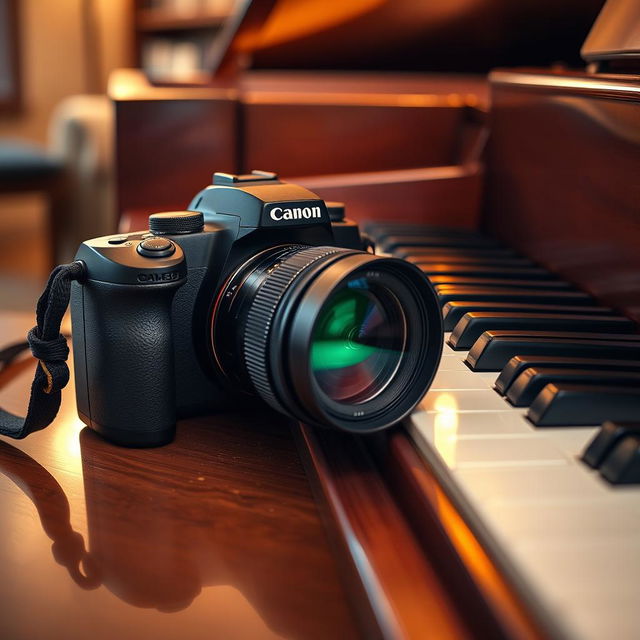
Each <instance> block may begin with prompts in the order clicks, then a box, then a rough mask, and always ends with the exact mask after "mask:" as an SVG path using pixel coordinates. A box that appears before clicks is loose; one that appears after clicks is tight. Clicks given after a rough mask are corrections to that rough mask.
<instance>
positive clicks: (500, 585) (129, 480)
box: [0, 311, 546, 640]
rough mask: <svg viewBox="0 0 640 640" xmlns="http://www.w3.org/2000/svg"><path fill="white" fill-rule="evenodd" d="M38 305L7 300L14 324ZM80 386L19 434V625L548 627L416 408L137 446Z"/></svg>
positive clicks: (75, 629)
mask: <svg viewBox="0 0 640 640" xmlns="http://www.w3.org/2000/svg"><path fill="white" fill-rule="evenodd" d="M32 324H33V319H32V318H31V317H30V315H28V314H20V313H13V314H11V313H8V312H2V311H0V335H2V337H3V343H9V342H11V341H14V340H19V339H21V338H22V337H23V336H24V335H25V333H26V331H27V329H28V328H29V327H30V326H31V325H32ZM34 365H35V362H34V360H33V358H31V357H30V356H26V357H25V358H24V359H22V360H20V361H18V362H15V363H13V364H12V365H10V366H9V367H8V368H6V369H5V370H3V371H0V406H3V407H4V408H5V409H8V410H10V411H13V412H15V413H19V414H22V413H23V412H24V410H25V405H26V402H27V397H28V390H29V386H30V382H31V378H32V375H33V368H34ZM71 365H72V362H71ZM74 400H75V399H74V389H73V384H72V383H71V384H70V385H69V387H67V389H65V390H64V392H63V401H62V407H61V411H60V413H59V416H58V418H57V419H56V420H55V422H54V423H53V424H52V425H51V426H50V427H49V428H47V429H46V430H44V431H40V432H38V433H35V434H32V435H31V436H29V437H28V438H26V439H25V440H21V441H15V440H9V439H8V438H0V532H1V533H2V536H3V539H2V542H3V544H2V545H0V567H1V568H2V573H1V575H2V579H0V638H2V639H4V638H10V639H11V640H23V639H29V640H30V639H32V638H38V639H44V640H48V639H50V638H51V639H53V638H56V639H57V638H65V640H73V639H74V638H86V637H92V638H96V639H98V640H99V639H101V638H114V637H117V638H121V639H125V640H126V639H127V638H139V637H153V638H154V640H156V639H162V638H177V637H180V638H185V639H187V640H189V639H191V638H223V639H224V640H234V639H236V638H238V639H243V640H244V639H253V638H257V639H261V638H278V637H282V638H290V639H314V638H322V639H324V638H331V639H333V638H337V639H340V640H342V639H344V640H348V639H350V638H367V639H369V638H384V639H385V640H386V639H394V640H395V639H396V638H397V639H399V640H400V639H405V638H411V639H412V638H435V639H437V640H447V639H450V640H458V639H464V638H476V639H478V640H480V639H482V640H484V639H485V638H492V639H496V640H500V639H504V640H506V639H515V640H519V639H522V640H530V639H531V640H533V639H537V640H539V639H540V638H543V637H546V636H545V634H544V633H543V632H542V633H541V632H540V630H539V628H538V627H537V624H536V623H535V621H533V620H532V619H531V617H530V615H529V612H528V611H527V610H526V608H523V607H522V606H521V603H520V601H519V600H518V598H517V597H516V595H515V594H514V592H513V590H512V589H511V587H510V585H509V584H507V583H506V582H505V580H504V579H503V577H502V576H501V574H500V572H499V570H498V569H497V568H496V566H494V564H493V561H492V559H491V558H490V557H489V556H488V555H487V553H486V552H485V551H484V550H483V548H482V546H481V545H480V544H479V542H478V541H477V539H476V538H475V534H474V533H473V532H472V531H471V530H470V529H469V528H468V527H467V525H466V524H465V522H464V521H463V519H462V518H461V517H460V515H459V514H458V513H457V511H456V509H455V507H454V505H453V504H452V503H451V501H450V499H449V498H448V496H447V494H446V492H445V491H444V490H443V488H442V486H441V485H440V483H439V481H438V480H437V479H436V478H435V476H434V474H433V472H432V471H431V470H430V468H429V466H428V464H427V463H426V462H425V461H424V460H423V459H421V457H420V456H418V454H417V452H416V450H415V447H414V446H413V444H412V443H411V441H410V440H409V439H408V437H407V434H406V432H405V431H404V429H403V428H402V426H399V427H397V428H395V429H392V430H389V431H387V432H384V433H383V434H377V435H376V434H374V435H372V436H360V437H357V436H354V435H351V434H347V433H343V432H338V431H330V430H322V429H315V430H314V429H311V428H309V427H307V426H305V425H301V424H298V423H295V422H291V421H287V419H286V418H284V417H283V416H281V415H279V414H275V413H273V412H271V411H270V410H268V409H266V408H265V407H264V406H263V405H259V406H258V407H254V408H250V407H246V408H243V409H242V410H238V411H234V412H226V413H222V414H219V415H212V416H208V417H203V418H197V419H189V420H183V421H180V422H179V424H178V432H177V437H176V439H175V441H174V442H173V443H171V444H170V445H167V446H165V447H160V448H157V449H126V448H122V447H117V446H115V445H112V444H109V443H107V442H106V441H104V440H103V439H102V438H100V437H99V436H97V435H96V434H95V433H94V432H93V431H91V430H90V429H88V428H85V427H83V425H82V423H81V422H80V420H79V419H78V417H77V415H76V411H75V401H74Z"/></svg>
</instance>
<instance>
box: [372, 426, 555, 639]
mask: <svg viewBox="0 0 640 640" xmlns="http://www.w3.org/2000/svg"><path fill="white" fill-rule="evenodd" d="M374 449H375V453H376V458H377V461H378V464H379V465H380V468H381V469H383V475H384V477H385V479H386V481H387V482H388V485H389V487H390V489H391V491H392V492H393V495H394V496H395V499H396V500H397V503H398V505H399V506H400V507H401V508H402V510H403V512H404V514H405V515H406V517H407V519H408V520H409V521H410V522H411V524H412V526H413V528H414V531H415V532H416V534H417V536H418V539H419V540H420V543H421V545H422V548H423V549H424V552H425V553H426V554H427V556H428V557H429V558H432V559H433V562H434V565H435V567H436V569H437V570H438V571H439V575H441V576H442V580H443V582H444V583H445V584H446V587H447V589H448V592H449V593H450V594H451V596H452V597H453V598H454V599H455V600H456V601H458V602H463V603H464V609H463V613H464V615H465V616H466V617H467V619H468V620H471V621H472V625H473V627H474V629H475V630H476V631H477V632H478V633H480V634H481V635H482V634H483V635H484V637H491V638H496V637H500V636H503V637H506V638H510V639H511V640H540V639H542V638H547V637H558V636H559V635H560V634H559V632H558V630H557V629H556V628H555V627H554V625H553V623H552V622H551V621H549V620H548V617H547V616H546V615H545V614H543V613H542V612H541V611H540V610H539V608H536V607H535V606H534V603H532V602H531V601H530V600H528V599H526V598H525V597H524V595H523V594H522V592H520V591H518V590H517V589H516V588H515V587H514V583H512V582H511V581H509V579H508V577H507V575H506V572H505V571H504V569H503V568H502V567H501V566H500V565H499V564H498V563H497V561H496V560H495V558H494V557H493V555H492V554H491V553H490V552H489V551H488V549H487V545H485V544H484V541H482V540H481V538H480V536H479V534H478V533H477V532H476V531H475V530H474V529H473V528H472V527H471V526H470V525H469V524H468V520H469V519H467V518H465V515H464V514H463V513H461V511H460V510H459V507H458V504H456V502H454V499H453V498H452V497H451V495H450V492H449V491H448V487H447V486H446V482H443V480H444V481H446V480H448V473H447V471H446V470H444V471H443V473H441V474H438V475H437V477H436V469H435V468H436V463H437V461H427V460H425V458H424V456H423V455H422V454H421V453H419V452H418V451H416V448H415V445H414V443H413V442H412V441H411V439H410V437H409V436H408V434H407V433H406V431H405V430H404V429H401V428H399V429H395V430H393V431H392V432H389V433H387V434H382V435H381V436H380V437H379V438H378V440H377V442H376V446H375V447H374ZM430 463H432V464H430ZM467 515H468V514H467ZM534 611H536V612H537V613H535V614H534Z"/></svg>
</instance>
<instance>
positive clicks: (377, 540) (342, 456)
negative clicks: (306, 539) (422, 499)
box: [299, 427, 481, 640]
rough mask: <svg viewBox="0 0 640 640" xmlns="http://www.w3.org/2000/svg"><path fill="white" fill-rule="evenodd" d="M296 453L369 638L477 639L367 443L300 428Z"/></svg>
mask: <svg viewBox="0 0 640 640" xmlns="http://www.w3.org/2000/svg"><path fill="white" fill-rule="evenodd" d="M299 446H300V450H301V452H302V453H303V457H304V459H305V460H306V462H307V467H308V469H309V471H310V473H311V475H312V477H313V478H314V479H315V483H314V484H315V487H316V491H317V493H318V496H319V497H320V499H321V500H323V503H324V505H325V510H326V511H325V514H326V519H327V524H328V527H329V529H330V531H332V532H333V535H334V540H335V543H336V546H337V547H338V549H340V550H341V552H342V557H343V558H344V559H345V564H344V567H345V572H346V574H345V575H347V576H348V577H349V578H350V583H351V585H352V590H353V591H354V593H358V594H359V595H360V599H359V603H360V615H361V619H362V620H363V622H364V623H365V624H367V623H368V633H367V636H368V637H378V636H380V637H383V638H388V639H395V638H397V639H401V638H438V639H442V640H446V639H452V640H453V639H463V638H473V637H477V638H479V637H481V636H480V635H478V634H477V633H476V632H475V630H473V629H472V628H471V627H468V626H465V624H464V622H463V617H462V615H461V611H460V603H458V602H455V601H454V600H453V599H452V598H451V594H450V593H449V592H448V591H447V590H446V587H445V585H444V583H443V581H442V580H441V577H440V576H439V575H438V574H437V573H436V571H435V570H434V567H433V564H432V562H431V559H430V558H428V557H427V556H425V555H424V554H423V552H422V550H421V548H420V545H419V544H418V542H417V539H416V538H415V536H414V534H413V532H412V530H411V528H410V527H409V525H408V523H407V522H406V520H405V519H404V517H403V516H402V514H401V512H400V510H399V507H398V505H397V503H396V498H395V497H394V496H393V495H392V494H391V493H390V492H389V489H388V488H387V486H386V485H385V483H384V481H383V479H382V476H381V474H380V473H379V470H378V469H377V468H376V466H375V464H374V462H373V459H372V458H371V456H370V455H369V454H368V452H367V445H366V439H362V438H358V437H356V436H353V435H350V434H346V433H338V432H334V431H328V430H315V431H314V430H312V429H311V428H309V427H302V429H301V431H300V433H299Z"/></svg>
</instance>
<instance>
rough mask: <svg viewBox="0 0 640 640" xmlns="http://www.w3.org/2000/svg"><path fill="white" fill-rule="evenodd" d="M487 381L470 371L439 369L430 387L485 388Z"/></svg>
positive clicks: (453, 388)
mask: <svg viewBox="0 0 640 640" xmlns="http://www.w3.org/2000/svg"><path fill="white" fill-rule="evenodd" d="M486 388H487V383H486V381H485V380H483V379H482V378H479V377H477V376H475V375H474V374H473V372H472V371H470V370H469V369H467V370H466V371H460V370H458V371H445V370H441V369H439V370H438V372H437V373H436V375H435V377H434V379H433V382H432V383H431V389H451V390H456V389H457V390H461V389H486Z"/></svg>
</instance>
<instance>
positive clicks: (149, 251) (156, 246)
mask: <svg viewBox="0 0 640 640" xmlns="http://www.w3.org/2000/svg"><path fill="white" fill-rule="evenodd" d="M175 250H176V246H175V245H174V244H173V242H171V240H167V238H158V237H157V236H154V237H153V238H146V239H145V240H143V241H142V242H141V243H140V244H139V245H138V253H139V254H140V255H141V256H145V257H147V258H166V257H167V256H170V255H172V254H173V253H175Z"/></svg>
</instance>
